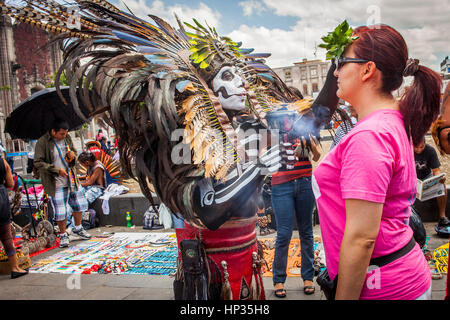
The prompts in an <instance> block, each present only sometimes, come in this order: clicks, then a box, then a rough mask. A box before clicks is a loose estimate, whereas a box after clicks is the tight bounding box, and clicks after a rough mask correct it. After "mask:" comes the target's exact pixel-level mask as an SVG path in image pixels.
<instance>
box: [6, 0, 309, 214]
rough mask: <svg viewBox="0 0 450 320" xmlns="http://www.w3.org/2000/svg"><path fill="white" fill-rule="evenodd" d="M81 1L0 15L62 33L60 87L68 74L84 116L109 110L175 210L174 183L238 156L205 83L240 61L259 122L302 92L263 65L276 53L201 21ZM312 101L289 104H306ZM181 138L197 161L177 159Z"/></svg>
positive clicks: (218, 174)
mask: <svg viewBox="0 0 450 320" xmlns="http://www.w3.org/2000/svg"><path fill="white" fill-rule="evenodd" d="M75 2H76V7H66V6H64V5H61V4H59V3H57V2H55V1H47V0H28V1H24V5H23V6H18V5H8V4H6V3H5V2H3V1H0V7H1V13H2V14H8V15H10V16H11V17H13V18H14V19H16V20H18V21H20V22H24V23H28V24H31V25H34V26H36V27H38V28H42V29H45V30H47V31H49V32H52V33H55V34H57V36H56V37H55V38H54V40H53V41H60V40H62V41H63V51H64V62H63V64H62V66H61V68H60V69H59V71H58V72H57V75H56V79H57V80H56V81H55V82H56V86H57V89H58V79H59V77H60V76H61V74H62V73H63V72H64V73H65V75H66V77H67V79H68V80H69V82H70V98H71V102H72V104H73V106H74V108H75V110H76V111H77V113H78V114H79V115H80V117H82V118H83V119H85V117H84V115H83V114H82V112H81V111H80V104H83V105H84V106H85V107H86V108H87V109H89V110H90V112H91V115H97V114H105V115H106V116H107V119H109V118H110V121H109V124H113V125H114V128H115V129H116V131H117V133H118V134H119V136H120V138H119V145H120V149H121V162H122V165H123V166H124V167H125V168H126V169H127V171H128V173H129V174H130V175H132V176H133V172H132V169H131V160H132V159H133V158H135V159H136V164H137V166H138V178H139V182H140V184H141V189H142V190H143V192H144V193H146V195H147V197H149V198H150V199H151V194H150V191H149V188H148V184H147V182H148V181H150V182H152V184H153V185H154V187H155V189H156V191H157V192H158V195H159V196H161V197H162V200H163V201H164V202H166V203H167V204H168V205H169V206H171V208H172V209H173V210H174V208H175V209H177V211H179V212H182V211H183V210H181V209H180V208H177V207H176V202H177V201H175V200H174V197H175V196H172V195H173V194H176V193H177V192H176V190H178V189H177V188H181V187H182V186H185V185H186V184H189V183H190V182H192V181H193V179H195V177H199V176H204V177H214V178H216V179H224V178H225V177H226V175H227V172H228V171H229V169H230V168H231V167H233V166H234V165H235V163H236V162H238V161H241V160H242V159H240V158H239V156H238V155H240V154H242V153H240V152H242V150H239V149H240V148H242V147H241V145H240V143H239V142H238V140H237V137H236V132H235V131H234V129H233V127H232V126H231V122H230V119H229V118H228V116H227V115H226V114H225V112H224V110H223V109H222V106H221V104H220V102H219V100H218V97H216V96H215V95H214V93H213V92H212V91H211V89H210V83H209V81H210V80H211V79H212V78H213V77H214V75H215V74H216V73H217V72H218V71H219V70H220V68H221V67H222V66H224V65H226V64H230V65H234V66H236V68H237V70H238V72H239V73H240V75H241V76H242V78H243V79H244V87H245V89H246V90H247V102H248V103H247V106H248V108H249V110H248V111H249V113H251V114H253V115H254V116H255V117H256V118H257V119H259V120H260V121H261V122H262V123H265V120H264V118H265V115H266V113H267V112H269V111H272V110H274V109H276V108H278V107H279V106H280V103H281V102H282V103H290V102H293V101H296V100H299V97H297V96H295V94H293V93H292V92H291V91H290V90H289V88H288V87H287V86H286V85H285V84H284V83H283V81H281V80H280V79H279V77H278V76H277V75H276V74H275V73H274V72H273V71H272V70H271V69H270V68H269V67H268V66H267V65H266V64H265V61H264V59H265V58H267V57H269V56H270V54H266V53H263V54H257V53H252V51H253V49H244V48H241V43H237V42H233V41H232V40H231V39H230V38H228V37H220V36H219V35H218V34H217V32H216V30H215V28H211V27H209V26H207V27H204V26H203V25H201V24H200V23H199V22H198V21H197V20H195V19H194V20H193V21H194V22H193V24H189V23H185V24H184V25H183V24H182V23H181V22H180V21H178V24H179V29H175V28H173V27H172V26H170V25H169V24H168V23H166V22H165V21H164V20H162V19H160V18H159V17H156V16H154V15H151V14H149V17H150V18H151V19H152V20H153V22H152V23H150V22H148V21H145V20H143V19H141V18H139V17H136V16H135V15H133V14H132V13H127V12H123V11H121V10H120V9H118V8H117V7H115V6H114V5H112V4H110V3H109V2H107V1H104V0H89V1H88V0H75ZM185 26H186V27H187V28H189V31H186V30H185ZM61 99H62V100H63V101H64V98H63V97H62V96H61ZM310 104H311V102H310V101H303V102H301V103H300V104H299V103H297V104H295V103H294V104H289V106H290V107H291V108H294V109H296V108H297V109H298V110H301V112H306V111H307V110H308V108H309V106H310ZM86 120H87V119H86ZM179 128H184V135H183V138H182V140H180V139H178V138H177V137H173V136H172V134H173V132H174V131H175V130H176V129H179ZM182 141H184V143H187V144H189V146H190V150H191V152H192V158H193V161H192V162H188V163H179V162H177V161H176V160H174V159H173V155H172V152H173V148H174V146H176V145H177V144H179V143H180V142H182ZM244 153H245V151H244ZM178 194H182V193H178ZM164 195H167V197H168V198H167V199H165V196H164ZM181 196H182V195H181ZM178 203H180V202H178Z"/></svg>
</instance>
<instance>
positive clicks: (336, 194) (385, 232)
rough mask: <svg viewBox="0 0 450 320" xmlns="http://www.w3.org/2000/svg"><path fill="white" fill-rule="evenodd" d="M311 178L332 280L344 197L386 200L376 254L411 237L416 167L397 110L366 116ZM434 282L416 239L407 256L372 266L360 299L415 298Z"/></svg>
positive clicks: (377, 112) (335, 271)
mask: <svg viewBox="0 0 450 320" xmlns="http://www.w3.org/2000/svg"><path fill="white" fill-rule="evenodd" d="M312 180H313V190H314V194H315V196H316V201H317V208H318V213H319V220H320V227H321V231H322V238H323V245H324V249H325V257H326V264H327V268H328V272H329V274H330V277H331V278H332V279H334V277H335V276H336V274H337V273H338V268H339V252H340V247H341V242H342V237H343V235H344V229H345V219H346V214H345V199H360V200H366V201H371V202H377V203H384V206H383V213H382V217H381V224H380V231H379V234H378V237H377V239H376V243H375V248H374V251H373V254H372V258H376V257H379V256H384V255H387V254H390V253H392V252H394V251H396V250H398V249H401V248H402V247H404V246H405V245H406V244H407V243H408V242H409V240H410V239H411V237H412V236H413V231H412V229H411V228H410V227H409V223H408V222H409V217H410V215H411V209H410V206H411V205H412V204H413V203H414V200H415V196H416V181H417V178H416V169H415V163H414V154H413V148H412V143H411V142H410V140H409V139H408V137H407V135H406V132H405V129H404V125H403V117H402V115H401V113H400V112H399V111H396V110H387V109H386V110H384V109H383V110H378V111H376V112H373V113H371V114H370V115H368V116H366V117H365V118H364V119H362V120H361V121H360V122H359V123H358V124H357V125H356V126H355V128H353V129H352V130H351V131H350V132H349V133H348V134H347V135H346V136H345V137H344V138H343V139H342V140H341V141H340V142H339V144H338V145H337V146H336V147H335V148H334V149H333V150H332V151H331V152H330V153H328V154H327V156H326V157H325V158H324V159H323V160H322V162H321V163H320V165H319V166H318V167H317V168H316V169H315V170H314V173H313V179H312ZM430 285H431V275H430V271H429V268H428V265H427V262H426V260H425V257H424V255H423V253H422V251H421V250H420V247H419V245H418V244H416V246H415V247H414V249H413V250H411V251H410V252H409V253H408V254H407V255H405V256H403V257H401V258H399V259H397V260H396V261H394V262H391V263H390V264H388V265H385V266H383V267H381V268H378V269H375V270H371V271H368V273H367V276H366V282H365V284H364V286H363V290H362V292H361V296H360V299H384V300H391V299H402V300H409V299H416V298H418V297H419V296H420V295H422V294H423V293H425V291H426V290H427V289H428V288H429V287H430Z"/></svg>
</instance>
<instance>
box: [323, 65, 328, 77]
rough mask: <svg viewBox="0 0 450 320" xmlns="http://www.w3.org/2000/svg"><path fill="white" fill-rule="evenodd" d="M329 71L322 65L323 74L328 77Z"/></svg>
mask: <svg viewBox="0 0 450 320" xmlns="http://www.w3.org/2000/svg"><path fill="white" fill-rule="evenodd" d="M327 73H328V69H327V67H322V76H324V77H326V76H327Z"/></svg>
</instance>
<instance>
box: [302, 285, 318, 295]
mask: <svg viewBox="0 0 450 320" xmlns="http://www.w3.org/2000/svg"><path fill="white" fill-rule="evenodd" d="M303 292H304V293H305V294H308V295H309V294H314V292H316V287H314V286H304V287H303Z"/></svg>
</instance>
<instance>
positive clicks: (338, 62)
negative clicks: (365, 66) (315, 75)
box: [335, 57, 370, 70]
mask: <svg viewBox="0 0 450 320" xmlns="http://www.w3.org/2000/svg"><path fill="white" fill-rule="evenodd" d="M369 61H370V60H364V59H358V58H347V57H341V58H339V59H338V60H335V64H336V70H339V69H340V68H342V66H343V65H344V64H346V63H348V62H353V63H366V62H369Z"/></svg>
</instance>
